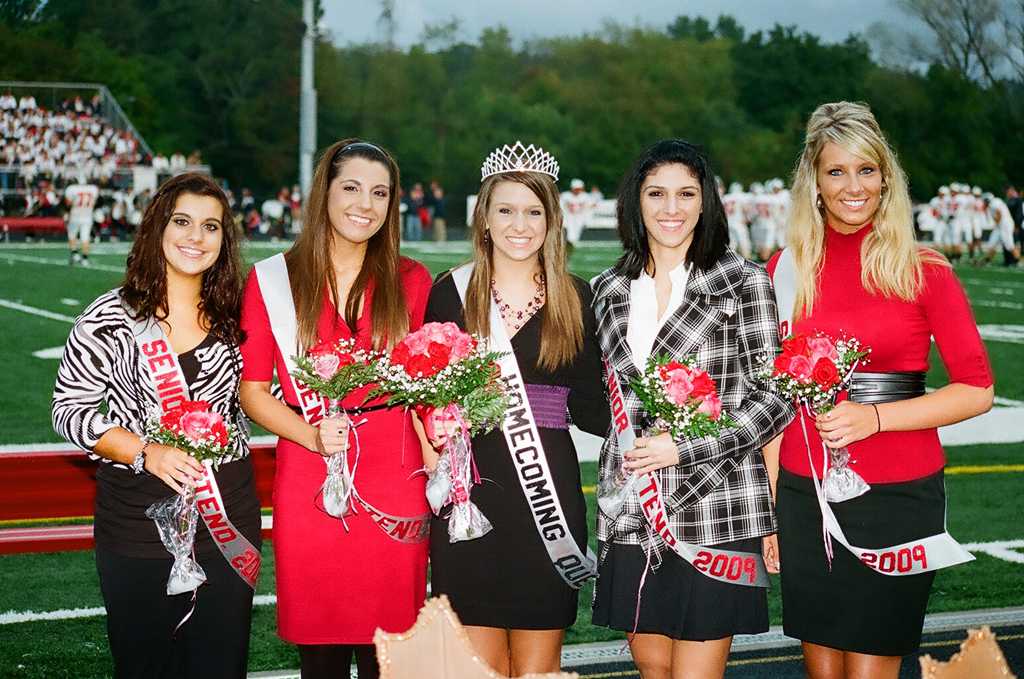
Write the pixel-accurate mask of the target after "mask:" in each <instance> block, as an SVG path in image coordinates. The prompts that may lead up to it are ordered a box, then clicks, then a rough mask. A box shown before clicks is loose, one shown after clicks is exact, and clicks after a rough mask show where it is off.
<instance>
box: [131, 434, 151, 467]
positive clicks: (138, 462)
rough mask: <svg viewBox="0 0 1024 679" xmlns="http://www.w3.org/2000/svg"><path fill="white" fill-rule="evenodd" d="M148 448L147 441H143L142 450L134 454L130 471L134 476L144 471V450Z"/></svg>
mask: <svg viewBox="0 0 1024 679" xmlns="http://www.w3.org/2000/svg"><path fill="white" fill-rule="evenodd" d="M148 447H149V441H145V440H143V442H142V450H140V451H139V452H138V453H136V454H135V459H134V460H132V469H133V470H134V471H135V473H136V474H142V473H144V472H145V471H146V448H148Z"/></svg>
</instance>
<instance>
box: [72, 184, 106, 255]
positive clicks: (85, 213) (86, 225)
mask: <svg viewBox="0 0 1024 679" xmlns="http://www.w3.org/2000/svg"><path fill="white" fill-rule="evenodd" d="M99 195H100V190H99V188H98V187H96V186H95V185H94V184H89V183H88V182H87V181H86V179H85V177H84V176H83V175H78V178H77V179H76V180H75V183H74V184H72V185H71V186H69V187H68V188H67V190H66V191H65V192H64V199H65V201H67V204H68V245H70V246H71V257H70V258H69V259H68V264H71V265H73V264H77V263H81V264H82V266H89V240H90V238H92V223H93V210H95V209H96V202H97V200H98V199H99ZM79 240H81V242H82V254H78V242H79Z"/></svg>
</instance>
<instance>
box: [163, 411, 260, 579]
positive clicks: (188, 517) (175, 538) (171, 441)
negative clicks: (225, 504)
mask: <svg viewBox="0 0 1024 679" xmlns="http://www.w3.org/2000/svg"><path fill="white" fill-rule="evenodd" d="M237 437H238V432H237V430H236V429H235V427H234V425H232V424H229V423H228V422H226V421H225V420H224V417H223V416H222V415H221V414H220V413H216V412H213V411H212V410H210V404H209V403H206V402H205V401H185V402H184V403H182V404H181V406H179V407H178V408H175V409H174V410H170V411H168V412H165V413H163V414H161V415H157V416H154V417H151V418H150V420H149V421H148V422H147V423H146V440H147V441H151V442H153V443H162V444H164V445H167V446H171V447H174V448H179V449H181V450H184V451H185V452H186V453H188V454H189V455H191V456H192V457H194V458H195V459H197V460H199V461H200V462H202V463H203V464H204V465H205V466H207V467H209V466H211V465H212V466H213V467H214V468H216V466H217V462H218V460H220V459H221V458H223V457H225V456H232V457H237V456H238V455H239V454H240V451H239V450H238V448H237V447H236V446H235V441H236V439H237ZM146 516H148V517H149V518H151V519H153V521H155V522H156V527H157V530H158V531H159V533H160V540H161V542H163V543H164V547H166V548H167V551H168V552H170V553H171V556H173V557H174V565H172V566H171V577H170V578H169V579H168V581H167V593H168V594H181V593H183V592H191V591H193V590H195V589H196V588H198V587H199V585H201V584H203V583H204V582H205V581H206V573H204V572H203V569H202V567H201V566H200V565H199V563H198V562H197V561H196V559H195V554H194V550H193V548H194V546H195V537H196V526H197V523H198V521H199V509H198V508H197V506H196V490H195V488H193V487H191V486H185V493H184V495H172V496H171V497H168V498H166V499H164V500H160V501H159V502H155V503H153V504H152V505H150V507H149V509H147V510H146Z"/></svg>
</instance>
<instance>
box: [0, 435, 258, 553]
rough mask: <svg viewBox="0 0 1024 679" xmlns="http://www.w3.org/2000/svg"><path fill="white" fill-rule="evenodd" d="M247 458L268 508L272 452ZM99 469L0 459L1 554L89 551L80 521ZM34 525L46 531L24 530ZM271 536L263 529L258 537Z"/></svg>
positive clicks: (59, 460)
mask: <svg viewBox="0 0 1024 679" xmlns="http://www.w3.org/2000/svg"><path fill="white" fill-rule="evenodd" d="M251 454H252V460H253V466H254V468H255V473H256V492H257V493H258V494H259V497H260V505H261V506H263V507H271V504H272V497H273V488H274V470H275V468H276V460H277V458H276V455H275V453H274V447H273V446H271V445H258V446H253V447H252V451H251ZM98 464H100V463H99V462H94V461H92V460H90V459H89V457H88V456H87V455H86V454H85V453H83V452H81V451H68V450H52V451H33V452H24V453H22V452H14V453H9V452H8V453H0V554H22V553H27V552H59V551H69V550H75V549H92V548H93V538H92V523H82V521H83V520H85V521H91V519H92V515H93V504H94V503H95V500H96V466H97V465H98ZM34 522H41V523H44V522H45V523H47V524H51V525H46V526H32V525H25V524H32V523H34ZM11 524H22V525H18V526H17V527H10V526H11ZM270 533H271V529H270V528H264V530H263V537H264V538H265V539H268V538H270Z"/></svg>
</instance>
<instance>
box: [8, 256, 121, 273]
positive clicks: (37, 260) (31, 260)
mask: <svg viewBox="0 0 1024 679" xmlns="http://www.w3.org/2000/svg"><path fill="white" fill-rule="evenodd" d="M0 258H2V259H6V260H10V261H14V262H26V263H28V264H46V265H49V266H67V261H66V260H59V259H52V258H49V257H30V256H29V255H15V254H11V253H10V252H0ZM75 268H78V269H84V270H86V271H110V272H113V273H124V267H123V266H120V267H119V266H110V265H109V264H94V263H92V262H89V266H77V267H75Z"/></svg>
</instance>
